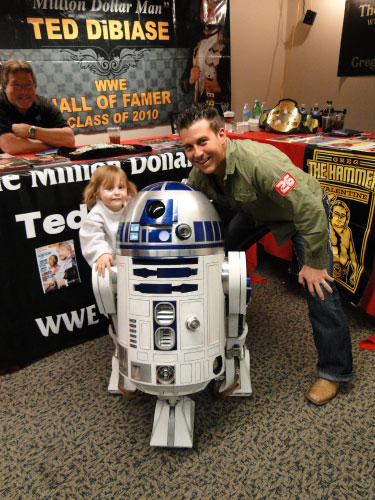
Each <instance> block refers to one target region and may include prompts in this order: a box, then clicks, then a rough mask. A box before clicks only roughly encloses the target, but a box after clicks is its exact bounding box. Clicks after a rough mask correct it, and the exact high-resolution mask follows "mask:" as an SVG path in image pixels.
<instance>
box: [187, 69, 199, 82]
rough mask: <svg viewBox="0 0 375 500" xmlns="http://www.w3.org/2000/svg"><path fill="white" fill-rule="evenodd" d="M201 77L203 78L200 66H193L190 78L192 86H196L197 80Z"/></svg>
mask: <svg viewBox="0 0 375 500" xmlns="http://www.w3.org/2000/svg"><path fill="white" fill-rule="evenodd" d="M200 76H201V70H200V69H199V66H193V67H192V68H191V71H190V78H189V83H190V85H194V83H195V82H196V81H197V80H199V77H200Z"/></svg>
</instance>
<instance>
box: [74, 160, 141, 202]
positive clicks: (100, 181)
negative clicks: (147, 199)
mask: <svg viewBox="0 0 375 500" xmlns="http://www.w3.org/2000/svg"><path fill="white" fill-rule="evenodd" d="M118 176H120V180H122V181H123V182H124V184H125V185H126V187H127V189H128V196H134V195H135V194H136V193H137V187H136V185H135V184H133V182H130V181H129V180H128V177H127V175H126V173H125V172H124V171H123V170H122V169H121V168H119V167H116V166H115V165H102V166H101V167H98V168H97V169H96V170H95V172H94V173H93V174H92V176H91V179H90V182H89V183H88V184H87V186H86V188H85V190H84V191H83V202H84V203H86V205H87V208H88V209H89V210H91V209H92V207H93V206H94V205H95V203H96V195H97V192H98V191H99V188H100V186H108V185H109V184H112V183H113V182H114V181H115V179H116V178H117V177H118Z"/></svg>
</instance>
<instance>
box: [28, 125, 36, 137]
mask: <svg viewBox="0 0 375 500" xmlns="http://www.w3.org/2000/svg"><path fill="white" fill-rule="evenodd" d="M29 134H30V137H35V136H36V127H35V125H31V127H30V128H29Z"/></svg>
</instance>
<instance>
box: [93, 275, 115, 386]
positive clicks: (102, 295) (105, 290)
mask: <svg viewBox="0 0 375 500" xmlns="http://www.w3.org/2000/svg"><path fill="white" fill-rule="evenodd" d="M91 279H92V289H93V291H94V295H95V300H96V303H97V305H98V309H99V312H100V313H101V314H104V315H105V316H107V317H108V315H110V317H111V320H112V325H113V326H112V325H109V329H108V333H109V335H110V337H111V338H112V341H113V344H114V347H115V349H114V353H113V356H112V371H111V376H110V379H109V384H108V391H109V392H111V393H112V394H119V393H120V391H119V389H118V380H119V360H118V342H117V309H116V285H117V269H116V268H115V267H113V268H112V272H111V273H110V274H109V273H108V272H107V271H106V272H105V275H104V277H103V276H99V275H98V273H97V272H96V271H95V269H94V268H93V269H92V275H91Z"/></svg>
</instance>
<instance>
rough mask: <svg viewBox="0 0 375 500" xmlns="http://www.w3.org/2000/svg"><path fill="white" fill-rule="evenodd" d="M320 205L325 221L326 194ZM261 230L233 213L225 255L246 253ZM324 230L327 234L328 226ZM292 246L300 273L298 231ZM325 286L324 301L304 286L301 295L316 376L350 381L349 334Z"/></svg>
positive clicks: (337, 303) (301, 242) (335, 292)
mask: <svg viewBox="0 0 375 500" xmlns="http://www.w3.org/2000/svg"><path fill="white" fill-rule="evenodd" d="M323 205H324V208H325V210H326V213H327V221H328V219H329V202H328V198H327V196H326V194H324V195H323ZM264 229H265V228H264V226H259V225H256V224H254V223H253V222H252V221H251V219H249V218H248V217H247V216H246V215H245V214H243V213H237V214H236V215H235V216H234V217H233V219H232V220H231V221H230V222H229V224H228V225H227V226H226V228H225V242H226V244H225V248H226V251H234V250H237V251H245V250H247V248H249V247H250V246H251V245H252V244H253V243H254V242H255V241H256V239H259V238H260V237H261V236H263V235H264V234H265V232H266V231H264ZM327 230H328V231H329V226H327ZM258 234H259V236H258ZM257 236H258V238H257ZM254 238H255V240H254ZM292 243H293V248H294V251H295V254H296V257H297V261H298V267H299V269H301V268H302V267H303V265H304V262H305V248H304V240H303V238H302V236H301V235H300V233H299V232H298V231H297V232H296V233H295V234H294V235H293V237H292ZM329 247H330V248H329V252H328V254H329V262H328V266H327V271H328V274H329V275H330V276H332V261H333V257H332V249H331V243H330V241H329ZM329 285H330V286H331V288H332V289H333V293H332V294H330V293H328V292H327V291H326V290H325V289H324V288H323V287H322V291H323V293H324V297H325V300H321V299H319V297H313V296H312V295H311V294H310V292H309V290H308V288H307V286H306V287H305V292H306V298H307V304H308V307H309V318H310V322H311V325H312V329H313V334H314V342H315V346H316V349H317V352H318V364H317V368H318V375H319V377H322V378H325V379H328V380H333V381H337V382H343V381H347V380H350V379H351V377H352V374H353V365H352V347H351V339H350V331H349V327H348V323H347V320H346V317H345V313H344V310H343V307H342V304H341V299H340V295H339V292H338V290H337V288H336V285H335V283H334V282H333V283H331V282H329Z"/></svg>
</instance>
